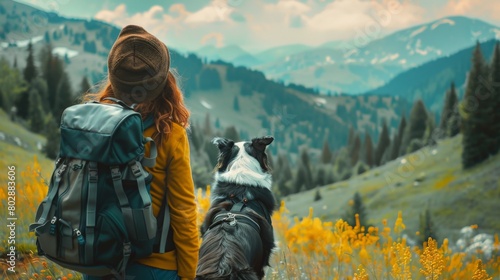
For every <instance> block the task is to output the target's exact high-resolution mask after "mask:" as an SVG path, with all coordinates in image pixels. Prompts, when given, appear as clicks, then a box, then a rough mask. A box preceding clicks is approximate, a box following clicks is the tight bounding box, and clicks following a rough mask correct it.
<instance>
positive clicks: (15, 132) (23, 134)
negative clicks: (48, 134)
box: [0, 109, 46, 152]
mask: <svg viewBox="0 0 500 280" xmlns="http://www.w3.org/2000/svg"><path fill="white" fill-rule="evenodd" d="M0 123H1V125H0V132H3V133H4V134H5V135H6V136H11V137H18V138H19V139H20V140H21V141H22V143H23V144H25V145H26V146H24V147H23V148H24V149H25V150H28V151H32V152H37V151H39V150H38V148H37V145H38V143H41V144H45V141H46V140H45V137H43V136H41V135H39V134H35V133H33V132H30V131H29V130H27V129H26V128H24V127H23V126H22V125H21V124H19V123H14V122H11V121H10V118H9V116H8V115H7V113H5V112H4V111H3V110H1V109H0ZM9 138H10V137H9Z"/></svg>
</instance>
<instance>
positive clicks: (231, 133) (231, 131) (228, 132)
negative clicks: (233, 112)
mask: <svg viewBox="0 0 500 280" xmlns="http://www.w3.org/2000/svg"><path fill="white" fill-rule="evenodd" d="M224 138H227V139H231V140H233V141H234V142H238V141H240V135H239V134H238V131H237V130H236V127H234V126H229V127H228V128H226V129H225V130H224Z"/></svg>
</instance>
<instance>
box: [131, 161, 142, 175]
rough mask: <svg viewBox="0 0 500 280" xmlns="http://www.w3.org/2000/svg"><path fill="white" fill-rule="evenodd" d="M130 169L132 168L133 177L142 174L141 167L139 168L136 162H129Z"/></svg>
mask: <svg viewBox="0 0 500 280" xmlns="http://www.w3.org/2000/svg"><path fill="white" fill-rule="evenodd" d="M130 169H132V173H133V174H134V175H135V177H140V176H141V175H142V172H141V169H140V168H139V165H138V164H137V162H136V163H135V164H131V165H130Z"/></svg>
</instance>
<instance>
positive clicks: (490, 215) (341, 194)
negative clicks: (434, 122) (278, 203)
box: [285, 136, 500, 238]
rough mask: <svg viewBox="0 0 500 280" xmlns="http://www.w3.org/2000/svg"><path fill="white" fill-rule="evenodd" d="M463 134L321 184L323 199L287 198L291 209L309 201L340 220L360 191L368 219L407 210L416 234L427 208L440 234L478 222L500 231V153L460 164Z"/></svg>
mask: <svg viewBox="0 0 500 280" xmlns="http://www.w3.org/2000/svg"><path fill="white" fill-rule="evenodd" d="M461 141H462V137H461V136H457V137H455V138H452V139H445V140H443V141H440V142H439V143H438V145H437V146H434V147H426V148H424V149H422V150H419V151H417V152H415V153H412V154H409V155H407V156H405V157H400V158H398V159H397V160H395V161H392V162H389V163H387V164H386V165H384V166H381V167H379V168H375V169H372V170H370V171H369V172H366V173H364V174H362V175H360V176H356V177H353V178H352V179H351V180H349V181H343V182H338V183H335V184H333V185H328V186H324V187H321V188H320V193H321V196H322V199H321V200H320V201H317V202H313V198H314V194H315V190H311V191H308V192H304V193H299V194H295V195H291V196H289V197H286V198H285V201H286V203H287V208H288V209H289V210H290V211H291V214H292V215H298V216H306V215H307V213H308V211H309V207H312V208H313V209H314V213H315V215H317V216H319V217H322V218H323V219H325V220H336V219H338V218H340V217H342V215H343V214H344V213H345V212H346V210H347V208H348V207H349V206H348V202H349V200H350V199H352V197H353V196H354V193H355V192H359V193H360V194H361V196H362V199H363V203H364V205H365V207H366V210H367V213H368V214H367V215H368V222H369V223H370V224H373V225H380V224H381V221H382V219H387V220H388V221H394V220H396V218H397V215H398V211H400V210H401V211H402V212H403V217H404V220H405V224H406V226H407V228H406V233H407V234H408V235H409V236H410V237H412V238H414V237H415V233H416V231H418V226H419V215H420V214H422V213H423V212H424V211H425V209H426V208H428V209H429V210H430V212H431V214H432V218H433V222H434V224H435V226H436V227H437V235H438V237H439V236H446V237H448V238H454V237H456V236H457V235H458V232H459V230H460V229H461V228H462V227H464V226H469V225H473V224H477V225H478V227H479V229H480V230H482V231H485V232H489V233H491V232H496V233H498V232H500V220H499V219H498V217H497V215H496V214H495V213H500V204H499V203H498V201H497V200H496V199H494V198H498V197H500V180H499V178H500V174H499V173H498V170H499V168H500V155H497V156H495V157H493V158H491V159H489V160H487V161H486V162H485V163H483V164H481V165H479V166H477V167H475V168H473V169H471V170H467V171H463V170H462V168H461Z"/></svg>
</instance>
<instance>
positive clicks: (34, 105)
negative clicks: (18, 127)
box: [28, 88, 44, 133]
mask: <svg viewBox="0 0 500 280" xmlns="http://www.w3.org/2000/svg"><path fill="white" fill-rule="evenodd" d="M29 95H30V102H29V112H28V118H29V123H30V129H31V131H33V132H35V133H39V132H41V131H42V130H43V129H44V113H43V109H42V104H41V103H42V102H41V99H40V94H39V93H38V90H36V89H35V88H32V89H31V90H30V92H29Z"/></svg>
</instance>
